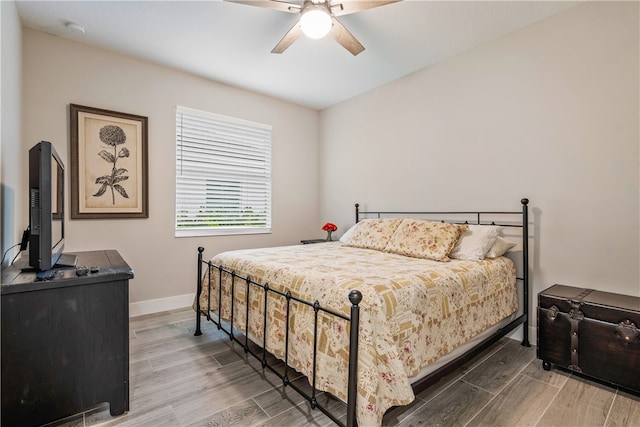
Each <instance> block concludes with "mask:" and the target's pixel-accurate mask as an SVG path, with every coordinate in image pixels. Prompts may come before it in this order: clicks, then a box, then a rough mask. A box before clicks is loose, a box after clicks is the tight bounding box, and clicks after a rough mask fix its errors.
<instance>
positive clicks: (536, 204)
mask: <svg viewBox="0 0 640 427" xmlns="http://www.w3.org/2000/svg"><path fill="white" fill-rule="evenodd" d="M3 3H4V2H3ZM3 6H4V5H3ZM3 11H4V9H3ZM3 15H4V14H3ZM638 15H639V14H638V3H636V2H629V3H616V2H603V3H596V2H588V3H585V4H583V5H580V6H578V7H575V8H572V9H570V10H568V11H566V12H564V13H562V14H559V15H557V16H555V17H552V18H550V19H547V20H545V21H542V22H540V23H538V24H535V25H533V26H531V27H528V28H526V29H523V30H521V31H518V32H516V33H513V34H510V35H508V36H505V37H503V38H501V39H498V40H495V41H492V42H490V43H487V44H485V45H483V46H480V47H478V48H475V49H473V50H471V51H468V52H465V53H463V54H461V55H458V56H456V57H454V58H451V59H449V60H447V61H444V62H442V63H439V64H436V65H434V66H431V67H428V68H426V69H423V70H421V71H419V72H416V73H414V74H412V75H410V76H407V77H406V78H403V79H400V80H398V81H396V82H393V83H391V84H389V85H386V86H384V87H381V88H379V89H377V90H374V91H371V92H369V93H366V94H364V95H362V96H360V97H357V98H354V99H352V100H349V101H347V102H344V103H342V104H340V105H338V106H335V107H333V108H329V109H327V110H325V111H323V112H322V113H320V114H319V113H317V112H315V111H312V110H308V109H305V108H302V107H298V106H295V105H292V104H289V103H286V102H280V101H277V100H274V99H271V98H268V97H263V96H260V95H256V94H252V93H250V92H246V91H242V90H238V89H234V88H231V87H228V86H224V85H221V84H217V83H215V82H211V81H207V80H204V79H200V78H197V77H193V76H190V75H187V74H183V73H180V72H177V71H173V70H170V69H167V68H163V67H159V66H155V65H151V64H148V63H145V62H140V61H137V60H133V59H130V58H127V57H123V56H120V55H116V54H113V53H109V52H106V51H101V50H99V49H94V48H88V47H85V46H83V45H81V44H77V43H73V42H70V41H66V40H63V39H59V38H55V37H51V36H48V35H45V34H42V33H38V32H34V31H31V30H24V54H23V55H24V75H23V79H24V87H25V90H24V97H23V99H22V102H23V111H24V114H23V116H24V120H23V123H24V131H23V135H22V138H21V140H22V146H21V147H20V154H19V155H16V154H13V155H12V156H11V157H12V159H11V161H14V162H16V163H19V164H21V166H22V167H26V150H27V149H28V147H30V146H31V145H33V144H34V143H35V142H37V141H38V140H40V139H50V140H52V141H53V142H54V143H55V144H56V147H57V148H58V151H59V152H60V153H61V154H62V155H63V157H64V158H65V159H67V161H68V153H69V148H68V104H69V103H78V104H84V105H89V106H94V107H100V108H106V109H113V110H117V111H124V112H128V113H133V114H140V115H146V116H148V117H149V123H150V129H149V130H150V132H149V147H150V150H149V156H150V157H149V164H150V218H149V219H148V220H122V221H90V220H74V221H70V222H69V227H68V235H69V238H68V248H69V250H89V249H100V248H116V249H119V250H120V251H121V252H122V253H123V255H124V256H125V258H126V259H127V261H129V263H130V264H131V265H132V266H133V267H134V269H135V271H136V278H135V279H134V281H133V282H132V289H131V300H132V301H134V302H135V301H145V300H150V299H154V298H163V297H170V296H174V295H181V294H186V293H189V292H193V283H194V282H195V273H194V268H193V267H194V265H195V263H194V261H193V257H194V254H195V252H196V247H197V246H198V245H204V246H205V247H206V248H207V252H206V254H208V255H213V254H214V253H216V252H219V251H221V250H226V249H233V248H238V247H251V246H269V245H279V244H289V243H296V242H297V241H298V240H299V239H300V238H304V237H317V235H318V233H317V231H316V229H317V227H318V224H319V223H320V222H322V221H324V220H330V221H332V222H335V223H337V224H338V226H339V227H340V231H339V232H338V233H337V234H341V232H342V231H344V230H345V229H346V227H348V226H349V225H351V224H352V223H353V210H352V206H353V203H354V202H360V203H361V204H363V205H364V206H365V207H368V208H372V209H375V208H382V209H396V208H399V209H500V210H503V209H504V210H517V209H519V208H520V205H519V200H520V198H521V197H528V198H530V199H531V220H532V223H533V224H532V226H533V227H532V234H533V239H532V244H533V245H532V253H531V263H532V277H533V283H534V291H535V292H537V291H539V290H541V289H543V288H544V287H546V286H548V285H550V284H552V283H565V284H573V285H578V286H586V287H592V288H596V289H607V290H611V291H614V292H620V293H628V294H634V295H640V289H639V286H638V284H639V283H640V280H639V279H640V277H639V276H640V265H639V264H640V262H639V258H640V248H639V236H640V225H639V221H640V213H639V212H640V200H639V199H640V197H639V196H640V188H639V187H640V185H639V181H640V178H639V166H638V165H639V161H640V154H639V148H640V146H639V145H640V143H639V141H640V137H639V130H638V116H639V110H638V101H639V99H638V92H639V84H638V74H639V65H638V61H639V60H638V50H639V46H638V39H639V31H638ZM3 24H4V17H3ZM4 31H5V29H4V25H3V35H4ZM3 39H4V37H3ZM3 47H4V45H3ZM2 59H3V74H4V68H5V67H4V59H5V57H4V52H3V58H2ZM3 84H4V78H3ZM16 103H19V100H18V101H16ZM177 104H179V105H184V106H188V107H192V108H199V109H204V110H209V111H213V112H216V113H220V114H225V115H230V116H235V117H241V118H245V119H248V120H255V121H259V122H265V123H271V124H272V125H273V126H274V172H275V174H274V194H273V196H274V233H273V234H272V235H268V236H241V237H211V238H206V239H204V238H203V239H197V238H189V239H185V238H181V239H176V238H174V237H173V200H174V178H173V176H174V175H173V174H174V160H173V159H174V157H173V156H174V138H173V132H174V108H175V105H177ZM4 107H5V105H4V95H3V109H4ZM4 141H5V138H4V127H3V166H4V165H5V163H6V162H7V161H6V160H5V158H4V153H5V151H6V150H5V148H4ZM319 150H320V151H319ZM318 155H320V165H319V166H318V162H317V158H318ZM3 184H4V178H3ZM24 186H26V175H25V183H24ZM11 187H12V189H15V188H18V190H17V191H18V194H17V197H18V199H20V198H22V197H23V196H22V190H20V188H21V184H20V183H18V182H17V181H16V180H11ZM22 205H25V206H26V200H18V205H17V206H22ZM21 209H22V208H20V207H15V208H14V212H15V215H16V218H18V220H17V222H20V221H19V218H21V217H22V215H23V214H24V212H22V213H21V212H20V210H21ZM25 211H26V210H25ZM10 213H11V212H9V214H10ZM5 214H6V212H5V207H4V205H3V216H4V215H5ZM25 226H26V219H24V221H23V222H22V223H21V224H18V225H17V227H16V232H17V231H18V230H21V229H22V228H24V227H25ZM535 292H534V294H533V295H535Z"/></svg>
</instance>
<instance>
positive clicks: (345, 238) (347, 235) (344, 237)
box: [340, 224, 358, 243]
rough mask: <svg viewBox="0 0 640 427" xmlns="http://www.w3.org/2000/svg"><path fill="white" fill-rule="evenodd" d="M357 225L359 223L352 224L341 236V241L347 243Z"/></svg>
mask: <svg viewBox="0 0 640 427" xmlns="http://www.w3.org/2000/svg"><path fill="white" fill-rule="evenodd" d="M356 225H358V224H354V225H352V226H351V228H349V229H348V230H347V231H345V232H344V234H343V235H342V236H340V242H342V243H347V241H348V240H349V239H350V238H351V235H352V234H353V232H354V230H355V229H356Z"/></svg>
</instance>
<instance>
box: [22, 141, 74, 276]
mask: <svg viewBox="0 0 640 427" xmlns="http://www.w3.org/2000/svg"><path fill="white" fill-rule="evenodd" d="M64 199H65V198H64V163H63V162H62V159H61V158H60V156H59V155H58V153H57V152H56V149H55V148H54V147H53V145H52V144H51V143H50V142H47V141H41V142H39V143H37V144H36V145H34V146H33V147H32V148H31V149H30V150H29V231H30V234H29V266H30V267H33V268H34V269H35V270H37V271H46V270H50V269H52V268H53V267H55V266H57V265H56V264H58V265H59V266H71V265H72V264H74V257H63V258H62V259H61V256H62V251H63V250H64V227H65V223H64V221H65V215H64Z"/></svg>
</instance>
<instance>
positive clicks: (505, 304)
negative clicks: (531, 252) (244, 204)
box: [200, 242, 518, 426]
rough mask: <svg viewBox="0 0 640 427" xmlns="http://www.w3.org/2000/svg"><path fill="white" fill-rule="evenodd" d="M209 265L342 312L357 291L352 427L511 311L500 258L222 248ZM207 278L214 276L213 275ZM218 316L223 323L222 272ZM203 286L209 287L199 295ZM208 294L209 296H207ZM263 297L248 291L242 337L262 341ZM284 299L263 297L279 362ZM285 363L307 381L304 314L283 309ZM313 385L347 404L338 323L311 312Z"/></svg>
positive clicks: (344, 333) (270, 344)
mask: <svg viewBox="0 0 640 427" xmlns="http://www.w3.org/2000/svg"><path fill="white" fill-rule="evenodd" d="M212 263H213V264H216V265H223V266H224V267H225V268H227V269H229V270H232V271H235V272H236V274H238V275H241V276H247V275H248V276H249V277H251V279H253V280H255V281H257V282H260V283H268V284H269V287H270V288H275V289H279V290H281V291H283V292H286V291H290V292H291V294H292V295H294V296H297V297H300V298H303V299H305V300H308V301H312V302H313V301H315V300H317V301H319V302H320V304H321V305H322V306H326V307H329V308H331V309H333V310H335V311H339V312H342V313H344V314H345V315H347V316H348V315H349V308H350V305H351V304H350V302H349V300H348V297H347V295H348V293H349V292H350V291H351V290H353V289H357V290H359V291H360V292H362V295H363V299H362V303H361V304H360V307H361V309H360V335H359V354H358V397H357V406H358V407H357V421H358V425H361V426H374V425H381V423H382V416H383V415H384V413H385V411H386V410H387V409H389V408H390V407H392V406H400V405H406V404H408V403H410V402H412V401H413V400H414V395H413V391H412V389H411V385H410V383H409V381H408V377H411V376H414V375H416V374H417V373H418V372H419V371H420V369H421V368H423V367H424V366H426V365H428V364H429V363H430V362H432V361H434V360H436V359H438V358H439V357H441V356H443V355H445V354H447V353H449V352H451V351H452V350H454V349H455V348H456V347H457V346H459V345H461V344H463V343H464V342H465V341H467V340H468V339H470V338H473V337H474V336H475V335H477V334H478V333H480V332H482V331H484V330H485V329H486V328H488V327H490V326H492V325H494V324H495V323H497V322H499V321H500V320H501V319H503V318H505V317H506V316H509V315H511V314H512V313H513V312H515V311H516V310H517V304H518V303H517V294H516V285H515V282H516V279H515V277H516V273H515V267H514V265H513V262H512V261H511V260H509V259H507V258H496V259H487V260H484V261H460V260H452V261H450V262H438V261H430V260H425V259H418V258H410V257H406V256H402V255H395V254H389V253H385V252H381V251H376V250H370V249H359V248H353V247H349V246H345V245H343V244H341V243H340V242H332V243H321V244H312V245H296V246H283V247H275V248H265V249H249V250H238V251H231V252H225V253H222V254H219V255H217V256H215V257H214V258H213V259H212ZM216 272H217V270H216ZM226 276H227V279H223V292H222V303H223V309H222V313H221V316H222V318H224V319H229V317H230V307H231V304H230V298H231V286H230V282H231V280H230V278H229V276H230V275H226ZM218 280H219V276H218V274H217V273H216V274H211V280H210V283H209V284H208V285H209V286H207V284H206V283H205V284H203V292H202V294H201V300H200V301H201V306H202V309H203V310H206V308H207V307H208V304H209V301H210V303H211V307H212V308H213V307H217V306H218V284H217V281H218ZM209 288H211V289H209ZM209 293H210V294H211V299H210V300H209ZM245 293H246V282H245V281H242V280H236V281H235V291H234V295H235V302H234V307H235V308H234V316H233V321H234V326H235V327H237V328H239V329H240V330H242V331H244V327H245V325H246V323H247V322H246V318H245V317H246V315H245V303H244V301H245ZM263 307H264V291H262V290H261V289H257V288H255V287H253V288H252V289H251V290H250V309H251V310H250V313H249V322H248V323H249V336H250V337H251V339H253V340H256V341H257V342H258V343H260V344H262V340H263V336H262V335H263V333H262V330H263V328H262V324H263V310H264V308H263ZM285 312H286V301H285V299H284V298H282V297H279V296H277V295H275V294H274V293H272V292H271V293H269V297H268V300H267V335H268V336H267V340H266V342H267V349H268V350H269V351H270V352H271V353H273V354H275V355H277V356H280V357H282V356H283V355H284V341H285V340H284V336H285V325H286V322H287V320H286V317H285V314H284V313H285ZM289 324H290V328H291V330H290V336H289V346H290V348H289V364H290V365H291V366H293V367H294V368H296V369H297V370H298V371H299V372H301V373H303V374H305V375H306V376H307V378H311V374H312V368H313V366H312V365H313V356H312V354H313V330H314V312H313V309H312V308H310V307H308V306H305V305H302V304H295V303H293V304H292V305H291V307H290V316H289ZM317 345H318V356H317V362H316V363H317V377H316V387H317V388H318V389H320V390H324V391H328V392H330V393H331V394H333V395H335V396H336V397H338V398H340V399H342V400H343V401H346V399H347V373H348V348H349V327H348V322H346V321H344V320H342V319H339V318H335V317H329V316H328V315H322V314H321V315H320V326H319V337H318V341H317Z"/></svg>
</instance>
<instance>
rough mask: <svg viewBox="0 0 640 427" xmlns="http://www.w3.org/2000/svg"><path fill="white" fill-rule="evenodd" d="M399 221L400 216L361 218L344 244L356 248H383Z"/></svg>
mask: <svg viewBox="0 0 640 427" xmlns="http://www.w3.org/2000/svg"><path fill="white" fill-rule="evenodd" d="M401 222H402V218H376V219H363V220H362V221H360V222H358V223H357V224H356V225H355V229H354V230H353V233H352V234H351V237H349V239H348V240H347V241H346V242H345V244H346V245H348V246H355V247H356V248H365V249H376V250H378V251H381V250H384V248H385V247H386V246H387V243H388V242H389V239H391V236H393V233H394V232H395V231H396V228H398V225H400V223H401Z"/></svg>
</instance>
